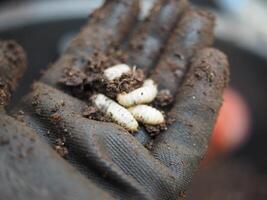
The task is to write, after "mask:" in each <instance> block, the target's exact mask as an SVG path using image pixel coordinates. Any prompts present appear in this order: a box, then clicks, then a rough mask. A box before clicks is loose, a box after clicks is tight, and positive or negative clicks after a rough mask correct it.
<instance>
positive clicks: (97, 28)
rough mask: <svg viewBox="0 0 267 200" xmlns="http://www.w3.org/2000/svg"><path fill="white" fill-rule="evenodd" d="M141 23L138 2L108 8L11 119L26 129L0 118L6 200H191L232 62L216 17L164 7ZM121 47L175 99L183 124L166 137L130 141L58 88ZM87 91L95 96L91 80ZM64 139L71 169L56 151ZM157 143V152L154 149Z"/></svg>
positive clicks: (139, 136) (142, 134)
mask: <svg viewBox="0 0 267 200" xmlns="http://www.w3.org/2000/svg"><path fill="white" fill-rule="evenodd" d="M138 13H139V1H138V0H131V1H129V0H127V1H126V0H112V1H107V2H106V3H105V4H104V5H103V6H102V7H101V8H100V9H98V10H97V11H95V12H94V13H93V14H92V15H91V17H90V20H89V22H88V24H87V25H86V26H85V27H84V28H83V29H82V30H81V32H80V33H79V34H78V35H77V36H76V37H75V38H74V40H73V41H72V42H71V44H70V46H69V48H68V49H67V50H66V51H65V52H64V53H63V55H62V56H61V57H60V58H59V60H58V61H57V62H56V63H55V64H54V65H52V66H51V67H49V68H48V69H47V70H46V72H45V73H44V75H43V76H42V77H41V79H40V80H39V81H38V82H36V83H34V84H33V85H32V90H31V92H30V93H29V94H27V95H25V97H24V98H23V99H22V100H21V101H20V103H19V104H18V105H16V107H14V108H12V109H11V111H10V114H11V115H12V116H13V117H15V118H16V119H17V120H19V121H21V122H18V121H16V120H15V119H13V118H11V117H9V116H7V115H4V114H1V115H0V118H1V124H0V125H1V127H4V128H3V129H1V135H0V148H1V152H2V153H0V162H1V164H2V163H3V165H2V166H1V167H0V170H1V171H0V177H1V178H2V177H3V179H1V180H6V181H4V182H5V183H1V184H0V191H1V193H3V194H4V197H6V199H23V200H24V199H25V200H26V199H37V198H38V199H47V200H48V199H55V198H60V199H67V200H68V199H151V200H154V199H158V200H161V199H166V200H169V199H180V198H183V192H184V191H185V190H186V187H187V186H188V184H189V182H190V180H191V178H192V176H193V174H194V172H195V171H196V170H197V167H198V164H199V162H200V160H201V159H202V158H203V156H204V154H205V151H206V149H207V146H208V141H209V136H210V134H211V132H212V129H213V125H214V123H215V120H216V117H217V114H218V111H219V108H220V106H221V103H222V93H223V90H224V88H225V87H226V86H227V83H228V77H229V69H228V68H229V66H228V61H227V58H226V56H225V55H224V54H223V53H221V52H220V51H219V50H216V49H213V48H211V46H212V43H213V37H214V36H213V27H214V17H213V15H212V14H210V13H209V12H207V11H202V10H198V9H192V8H191V7H190V6H189V5H188V3H187V1H185V0H158V1H157V2H156V3H155V5H154V7H153V8H152V10H151V14H150V15H149V16H148V17H147V19H145V20H144V21H143V22H137V18H138ZM126 39H128V41H127V42H125V40H126ZM114 47H116V48H117V47H120V48H122V49H123V51H125V52H126V53H127V59H126V60H125V61H126V63H127V64H130V65H136V66H138V67H140V68H142V69H143V70H144V71H145V74H146V75H147V76H148V77H150V78H152V79H153V80H155V82H157V83H158V87H159V89H167V90H169V91H170V93H171V94H172V95H173V96H174V99H175V100H174V103H173V105H172V107H171V108H168V110H170V115H171V117H172V118H173V119H174V122H173V123H172V124H171V125H170V126H169V127H168V130H166V131H165V132H163V133H161V134H160V135H158V136H156V137H153V138H151V136H150V135H149V134H148V133H147V132H146V130H145V129H143V128H142V129H141V130H140V131H139V132H138V133H136V134H130V133H128V132H127V131H125V130H124V129H123V128H122V127H120V126H118V125H116V124H114V123H107V122H99V121H94V120H89V119H87V118H84V117H83V112H84V110H86V108H87V105H88V100H87V99H79V98H77V97H74V96H73V95H72V92H71V90H70V89H69V88H67V87H63V86H62V85H60V84H59V83H58V81H59V79H60V78H61V77H62V75H63V73H64V69H65V68H66V67H70V68H74V69H75V70H79V73H84V72H85V70H86V66H87V65H88V63H89V62H92V59H94V58H95V57H94V56H95V52H96V51H97V52H100V53H101V54H103V55H107V54H108V52H109V51H110V49H112V48H114ZM94 61H95V62H97V61H98V60H94ZM0 68H1V66H0ZM79 86H82V87H81V88H86V87H87V86H86V85H84V80H80V82H79ZM75 87H76V86H75ZM32 138H33V139H32ZM59 139H60V140H61V141H63V142H62V143H64V148H66V149H65V151H67V153H66V154H64V155H63V157H64V159H65V160H64V159H63V158H62V157H60V156H59V155H57V154H56V152H55V151H54V150H53V149H52V147H55V146H57V143H58V141H59ZM148 141H150V142H151V141H152V142H153V143H152V146H151V148H150V149H148V148H146V147H145V146H144V144H146V143H147V142H148ZM20 142H21V143H22V144H23V145H22V146H20V145H19V143H20ZM47 143H48V144H50V145H48V144H47ZM1 144H3V145H1ZM10 148H12V149H13V148H14V149H15V151H14V152H13V151H11V150H10ZM20 148H21V150H20ZM55 150H57V151H58V150H62V149H55ZM63 150H64V149H63ZM13 153H15V157H14V155H13ZM20 154H23V155H20ZM20 157H22V158H20ZM19 159H21V161H19ZM12 193H14V194H12ZM12 195H13V196H12Z"/></svg>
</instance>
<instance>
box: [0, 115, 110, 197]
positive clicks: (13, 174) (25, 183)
mask: <svg viewBox="0 0 267 200" xmlns="http://www.w3.org/2000/svg"><path fill="white" fill-rule="evenodd" d="M0 127H1V129H0V151H1V154H0V179H1V183H0V192H1V199H18V200H26V199H42V200H50V199H58V198H59V197H60V199H64V200H74V199H75V200H78V199H79V200H83V199H84V200H85V199H88V197H89V196H90V199H96V200H100V199H113V198H111V196H110V195H108V194H107V193H106V192H104V191H103V190H101V189H99V188H97V187H96V186H95V185H94V184H93V183H91V182H90V181H89V180H87V179H86V178H84V177H83V176H82V175H80V173H79V172H77V171H76V170H75V169H74V168H72V167H71V166H70V165H69V164H68V163H67V162H66V161H64V160H63V159H62V158H61V157H59V156H58V155H57V154H56V153H55V152H54V151H53V150H52V149H51V148H50V147H49V146H48V145H47V144H45V143H44V142H43V141H42V140H41V139H40V138H39V137H38V136H37V134H36V133H34V132H33V130H32V129H30V128H28V127H26V126H25V125H24V124H22V123H20V122H18V121H16V120H15V119H13V118H11V117H9V116H7V115H3V114H0Z"/></svg>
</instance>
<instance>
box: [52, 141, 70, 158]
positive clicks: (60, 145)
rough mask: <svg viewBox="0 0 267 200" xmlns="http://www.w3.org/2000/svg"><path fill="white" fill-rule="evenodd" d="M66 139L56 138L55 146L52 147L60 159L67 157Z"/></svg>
mask: <svg viewBox="0 0 267 200" xmlns="http://www.w3.org/2000/svg"><path fill="white" fill-rule="evenodd" d="M65 143H66V138H65V137H63V138H58V139H56V144H55V145H54V149H55V150H56V152H57V153H58V154H59V155H60V156H61V157H66V156H67V155H68V153H69V152H68V149H67V148H66V146H65Z"/></svg>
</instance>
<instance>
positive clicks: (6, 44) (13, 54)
mask: <svg viewBox="0 0 267 200" xmlns="http://www.w3.org/2000/svg"><path fill="white" fill-rule="evenodd" d="M26 69H27V58H26V54H25V52H24V50H23V49H22V47H21V46H20V45H19V44H17V43H16V42H15V41H12V40H10V41H0V109H1V107H3V106H6V105H8V103H9V102H10V99H11V94H12V93H13V92H14V91H15V89H16V88H17V86H18V82H19V80H20V79H21V78H22V76H23V74H24V72H25V71H26Z"/></svg>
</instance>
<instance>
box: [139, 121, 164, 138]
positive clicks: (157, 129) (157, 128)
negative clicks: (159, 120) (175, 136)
mask: <svg viewBox="0 0 267 200" xmlns="http://www.w3.org/2000/svg"><path fill="white" fill-rule="evenodd" d="M144 126H145V129H146V131H147V132H148V133H149V135H150V136H151V137H155V136H157V135H159V134H160V133H161V132H163V131H166V130H167V124H166V123H164V124H159V125H148V124H145V125H144Z"/></svg>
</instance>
